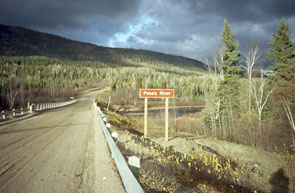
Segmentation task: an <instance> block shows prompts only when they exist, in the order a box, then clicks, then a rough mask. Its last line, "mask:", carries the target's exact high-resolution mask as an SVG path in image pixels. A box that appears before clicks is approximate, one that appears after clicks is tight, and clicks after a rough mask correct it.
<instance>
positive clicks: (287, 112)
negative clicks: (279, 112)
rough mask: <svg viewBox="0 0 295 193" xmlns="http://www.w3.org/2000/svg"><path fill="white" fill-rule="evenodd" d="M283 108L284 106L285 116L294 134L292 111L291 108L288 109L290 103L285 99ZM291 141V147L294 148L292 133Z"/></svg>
mask: <svg viewBox="0 0 295 193" xmlns="http://www.w3.org/2000/svg"><path fill="white" fill-rule="evenodd" d="M283 106H284V109H285V112H286V115H287V117H288V120H289V123H290V125H291V127H292V129H293V130H294V132H295V123H294V118H293V115H292V111H291V107H290V102H289V100H288V99H286V100H284V101H283ZM292 140H293V147H295V139H294V134H293V133H292Z"/></svg>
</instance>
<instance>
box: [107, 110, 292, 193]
mask: <svg viewBox="0 0 295 193" xmlns="http://www.w3.org/2000/svg"><path fill="white" fill-rule="evenodd" d="M101 106H102V109H103V108H104V106H106V105H103V104H102V105H101ZM110 110H112V108H110ZM106 114H109V116H108V118H109V119H114V120H109V121H110V123H111V124H113V126H112V130H113V131H116V132H118V133H119V138H118V141H117V143H118V145H119V147H120V149H121V151H122V152H123V154H124V155H125V156H126V157H128V156H130V155H137V156H139V157H141V158H142V159H141V164H142V168H141V169H140V170H139V171H137V173H138V179H139V181H140V183H141V184H142V186H143V187H145V189H146V190H147V191H152V192H170V191H173V192H192V191H197V192H255V191H256V192H294V191H295V165H294V164H293V163H294V160H295V157H294V155H279V154H275V153H271V152H267V151H263V150H259V149H256V148H253V147H249V146H245V145H239V144H234V143H230V142H226V141H221V140H216V139H212V138H208V137H201V136H197V135H193V134H188V133H180V132H176V133H175V132H174V133H173V135H172V136H173V137H172V138H170V139H169V141H168V142H165V141H164V138H163V137H159V135H158V133H157V135H150V136H151V137H150V138H149V139H143V137H142V133H143V131H142V130H143V129H142V128H136V126H137V125H136V123H134V120H132V119H130V120H129V119H128V118H127V117H124V116H120V115H114V112H109V113H107V112H106ZM162 136H163V135H162Z"/></svg>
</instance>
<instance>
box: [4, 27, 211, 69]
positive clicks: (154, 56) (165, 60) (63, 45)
mask: <svg viewBox="0 0 295 193" xmlns="http://www.w3.org/2000/svg"><path fill="white" fill-rule="evenodd" d="M0 55H2V56H46V57H53V58H60V59H69V60H79V61H99V62H103V63H106V64H111V65H115V66H149V67H152V68H159V69H162V70H164V69H167V70H168V69H171V67H176V68H182V69H186V70H193V71H205V69H206V66H205V65H204V64H203V63H202V62H200V61H197V60H193V59H190V58H185V57H182V56H175V55H169V54H163V53H159V52H153V51H147V50H136V49H124V48H108V47H103V46H97V45H94V44H90V43H83V42H79V41H74V40H70V39H66V38H63V37H60V36H56V35H52V34H48V33H42V32H38V31H34V30H30V29H26V28H23V27H13V26H6V25H0Z"/></svg>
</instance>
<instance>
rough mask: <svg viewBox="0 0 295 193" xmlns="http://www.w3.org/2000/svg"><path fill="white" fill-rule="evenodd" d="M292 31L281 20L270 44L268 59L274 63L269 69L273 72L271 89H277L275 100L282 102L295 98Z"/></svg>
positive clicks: (294, 46)
mask: <svg viewBox="0 0 295 193" xmlns="http://www.w3.org/2000/svg"><path fill="white" fill-rule="evenodd" d="M290 34H291V31H290V29H289V26H288V24H286V22H285V19H284V18H282V19H281V23H280V25H279V26H278V29H277V34H273V40H272V41H271V42H270V43H269V45H270V46H271V48H270V49H269V53H268V58H269V59H271V60H273V61H274V65H273V66H271V67H270V68H269V69H270V70H271V71H273V72H272V73H271V76H270V78H269V80H270V85H271V87H273V88H275V92H274V94H275V95H274V96H275V99H276V100H277V101H278V102H279V103H280V102H281V100H283V99H286V98H292V96H294V84H295V61H294V51H295V45H294V43H292V41H291V38H290Z"/></svg>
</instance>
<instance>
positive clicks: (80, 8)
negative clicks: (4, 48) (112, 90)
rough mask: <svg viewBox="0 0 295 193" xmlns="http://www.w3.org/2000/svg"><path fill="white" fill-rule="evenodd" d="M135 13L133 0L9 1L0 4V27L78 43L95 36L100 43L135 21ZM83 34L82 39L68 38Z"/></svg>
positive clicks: (135, 4)
mask: <svg viewBox="0 0 295 193" xmlns="http://www.w3.org/2000/svg"><path fill="white" fill-rule="evenodd" d="M137 11H138V1H136V0H107V1H98V0H9V1H0V17H1V21H0V23H2V24H7V25H15V26H23V27H28V28H33V29H37V30H40V31H46V32H50V33H55V34H58V35H65V36H67V37H69V38H73V39H78V40H82V41H84V40H86V39H87V37H91V36H94V34H96V35H97V38H96V39H100V40H101V43H103V41H102V40H104V41H106V39H105V38H109V36H111V35H113V34H114V33H116V32H118V31H120V30H122V29H123V28H124V27H126V25H128V23H130V22H133V21H135V18H136V17H134V16H135V15H136V14H137ZM133 18H134V19H133ZM90 30H92V31H90ZM71 31H73V32H71ZM83 31H84V32H85V34H84V36H80V37H72V36H73V35H74V34H82V32H83ZM98 37H99V38H98ZM89 41H90V42H91V40H89ZM96 41H98V40H94V42H96Z"/></svg>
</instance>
